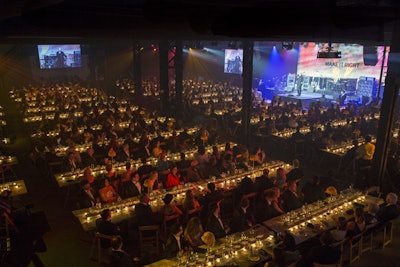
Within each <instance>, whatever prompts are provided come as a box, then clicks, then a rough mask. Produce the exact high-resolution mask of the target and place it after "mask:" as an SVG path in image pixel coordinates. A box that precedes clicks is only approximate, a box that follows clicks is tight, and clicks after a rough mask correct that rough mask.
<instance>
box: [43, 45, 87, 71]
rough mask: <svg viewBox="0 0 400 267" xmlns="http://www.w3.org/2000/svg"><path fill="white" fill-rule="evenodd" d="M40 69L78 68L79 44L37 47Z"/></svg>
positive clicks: (79, 62) (79, 61) (79, 57)
mask: <svg viewBox="0 0 400 267" xmlns="http://www.w3.org/2000/svg"><path fill="white" fill-rule="evenodd" d="M37 48H38V56H39V62H40V69H63V68H80V67H82V61H81V46H80V45H79V44H52V45H51V44H50V45H49V44H46V45H38V46H37Z"/></svg>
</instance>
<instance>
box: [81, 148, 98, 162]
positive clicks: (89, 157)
mask: <svg viewBox="0 0 400 267" xmlns="http://www.w3.org/2000/svg"><path fill="white" fill-rule="evenodd" d="M82 164H83V166H84V167H92V166H96V165H97V159H96V158H95V157H94V149H93V147H89V148H88V149H87V150H86V153H83V154H82Z"/></svg>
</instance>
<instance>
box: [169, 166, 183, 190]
mask: <svg viewBox="0 0 400 267" xmlns="http://www.w3.org/2000/svg"><path fill="white" fill-rule="evenodd" d="M180 177H181V175H180V173H179V172H178V167H176V166H172V167H171V169H170V172H169V173H168V175H167V184H166V185H167V189H168V188H172V187H175V186H179V185H180V184H181V180H180Z"/></svg>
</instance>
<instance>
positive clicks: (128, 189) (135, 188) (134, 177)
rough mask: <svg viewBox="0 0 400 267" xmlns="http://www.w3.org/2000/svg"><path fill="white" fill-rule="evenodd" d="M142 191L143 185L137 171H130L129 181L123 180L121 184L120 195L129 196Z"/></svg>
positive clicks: (136, 194)
mask: <svg viewBox="0 0 400 267" xmlns="http://www.w3.org/2000/svg"><path fill="white" fill-rule="evenodd" d="M142 191H143V186H142V184H141V183H140V181H139V173H138V171H134V172H133V173H131V177H130V181H127V182H124V183H122V185H121V190H120V192H121V197H122V198H124V199H125V198H130V197H136V196H138V195H140V193H142Z"/></svg>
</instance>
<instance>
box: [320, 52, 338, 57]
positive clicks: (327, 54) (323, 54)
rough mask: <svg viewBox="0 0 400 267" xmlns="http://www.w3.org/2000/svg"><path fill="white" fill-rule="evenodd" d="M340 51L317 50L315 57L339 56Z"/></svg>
mask: <svg viewBox="0 0 400 267" xmlns="http://www.w3.org/2000/svg"><path fill="white" fill-rule="evenodd" d="M341 57H342V52H340V51H329V52H326V51H325V52H318V54H317V58H341Z"/></svg>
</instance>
